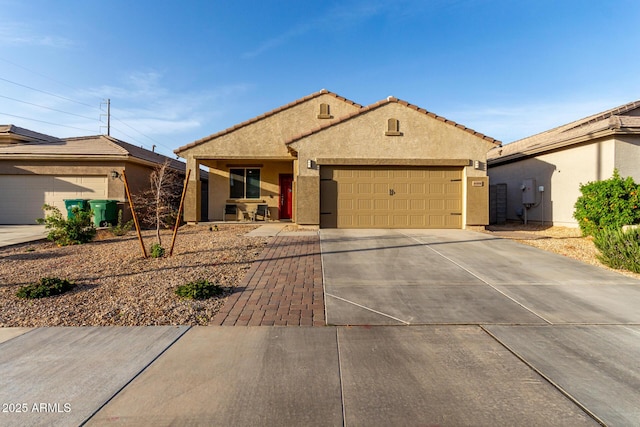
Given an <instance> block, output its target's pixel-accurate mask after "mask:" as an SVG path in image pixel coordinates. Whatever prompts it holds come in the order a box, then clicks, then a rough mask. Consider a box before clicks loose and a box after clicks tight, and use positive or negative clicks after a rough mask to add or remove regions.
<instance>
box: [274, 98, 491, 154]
mask: <svg viewBox="0 0 640 427" xmlns="http://www.w3.org/2000/svg"><path fill="white" fill-rule="evenodd" d="M392 102H396V103H398V104H400V105H404V106H405V107H409V108H411V109H412V110H415V111H417V112H419V113H422V114H424V115H426V116H429V117H432V118H434V119H436V120H439V121H441V122H444V123H446V124H448V125H451V126H454V127H456V128H458V129H461V130H463V131H465V132H468V133H470V134H472V135H475V136H477V137H478V138H482V139H484V140H486V141H489V142H491V143H493V144H496V145H500V141H498V140H496V139H494V138H491V137H490V136H487V135H485V134H482V133H480V132H476V131H475V130H473V129H470V128H468V127H466V126H463V125H461V124H459V123H456V122H454V121H453V120H449V119H446V118H444V117H442V116H438V115H436V114H434V113H431V112H429V111H427V110H425V109H424V108H420V107H418V106H416V105H413V104H409V103H408V102H406V101H403V100H401V99H398V98H395V97H393V96H389V97H387V98H386V99H383V100H382V101H378V102H376V103H375V104H371V105H368V106H366V107H363V108H361V109H360V110H358V111H355V112H353V113H351V114H349V115H347V116H344V117H340V118H338V119H336V120H333V121H331V122H329V123H326V124H324V125H322V126H318V127H316V128H314V129H311V130H310V131H307V132H304V133H301V134H300V135H297V136H295V137H293V138H291V139H290V140H289V141H286V144H292V143H294V142H296V141H298V140H300V139H302V138H305V137H307V136H309V135H313V134H314V133H318V132H321V131H323V130H325V129H327V128H330V127H332V126H336V125H338V124H340V123H343V122H345V121H347V120H350V119H353V118H354V117H357V116H360V115H362V114H365V113H367V112H369V111H371V110H375V109H376V108H379V107H381V106H383V105H387V104H390V103H392Z"/></svg>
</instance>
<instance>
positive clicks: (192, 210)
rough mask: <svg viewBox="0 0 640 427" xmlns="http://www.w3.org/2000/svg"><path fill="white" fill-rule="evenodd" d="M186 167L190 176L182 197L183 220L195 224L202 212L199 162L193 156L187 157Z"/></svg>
mask: <svg viewBox="0 0 640 427" xmlns="http://www.w3.org/2000/svg"><path fill="white" fill-rule="evenodd" d="M187 169H188V170H191V176H189V185H188V186H187V194H186V195H185V197H184V220H185V221H186V222H187V223H188V224H197V223H198V221H200V212H202V205H201V204H202V200H201V198H200V194H201V193H200V192H201V183H200V163H199V162H198V161H197V160H196V159H194V158H193V157H188V158H187Z"/></svg>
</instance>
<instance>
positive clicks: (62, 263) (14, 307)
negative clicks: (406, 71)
mask: <svg viewBox="0 0 640 427" xmlns="http://www.w3.org/2000/svg"><path fill="white" fill-rule="evenodd" d="M256 227H257V226H255V225H236V224H220V225H218V228H217V231H216V230H215V228H214V227H212V226H209V225H197V226H185V227H182V228H181V229H180V232H179V233H178V238H177V240H176V246H175V249H174V255H173V257H165V258H158V259H153V258H148V259H143V258H142V255H141V250H140V246H139V243H138V240H137V237H136V235H135V233H134V232H130V233H129V234H128V235H126V236H122V237H114V236H112V235H111V234H110V233H108V232H106V231H101V232H100V233H99V234H98V236H97V239H96V240H95V241H94V242H92V243H89V244H86V245H78V246H65V247H58V246H56V245H55V244H54V243H51V242H34V243H26V244H22V245H15V246H10V247H6V248H0V327H3V326H4V327H9V326H23V327H37V326H111V325H120V326H138V325H140V326H142V325H207V324H208V323H209V321H210V319H211V318H213V316H214V315H215V314H216V313H217V311H218V310H219V308H220V307H221V306H222V304H223V303H224V301H225V299H226V296H228V295H229V294H230V293H231V292H232V291H233V290H234V288H236V287H237V286H238V285H239V284H240V282H241V281H242V279H243V278H244V276H245V274H246V272H247V270H248V269H249V268H250V267H251V263H252V262H253V260H255V259H256V258H257V256H258V255H259V254H260V253H261V252H262V250H263V249H264V247H265V245H266V244H267V243H268V241H269V239H268V238H263V237H247V236H246V233H247V232H249V231H251V230H252V229H254V228H256ZM294 230H297V231H300V230H299V229H298V228H296V227H293V226H292V227H290V230H287V231H294ZM475 230H476V231H482V232H485V233H488V234H491V235H495V236H499V237H504V238H509V239H513V240H515V241H517V242H519V243H522V244H526V245H530V246H534V247H537V248H540V249H543V250H546V251H550V252H554V253H557V254H560V255H564V256H567V257H571V258H575V259H577V260H580V261H582V262H585V263H588V264H592V265H596V266H598V267H601V268H609V267H606V266H604V265H603V264H602V263H600V261H598V259H597V253H598V250H597V249H596V248H595V246H594V244H593V241H592V239H591V238H589V237H582V236H581V234H580V230H579V229H575V228H566V227H548V226H544V227H543V226H540V225H527V226H524V225H522V224H507V225H504V226H491V227H488V228H487V229H486V230H485V229H481V228H477V229H475ZM162 236H163V243H164V246H165V247H168V246H169V245H170V243H171V231H169V230H167V231H163V233H162ZM143 237H144V239H145V243H146V246H147V251H149V247H150V246H151V244H152V243H154V242H155V237H154V232H153V231H145V232H143ZM615 271H618V272H620V273H622V274H624V275H627V276H630V277H634V278H637V279H640V274H636V273H632V272H629V271H621V270H615ZM51 276H56V277H60V278H63V279H69V280H71V281H73V282H75V283H77V284H78V286H77V287H76V289H74V290H73V291H71V292H69V293H67V294H63V295H59V296H54V297H49V298H43V299H39V300H22V299H20V298H17V297H16V296H15V294H16V292H17V290H18V288H19V287H20V286H22V285H26V284H29V283H34V282H36V281H38V279H40V278H41V277H51ZM200 278H203V279H207V280H209V281H212V282H216V283H219V284H220V285H221V286H223V287H225V289H226V292H225V295H224V296H223V297H222V298H211V299H209V300H204V301H190V300H183V299H180V298H179V297H178V296H176V295H175V294H174V290H175V288H176V287H177V286H178V285H183V284H185V283H188V282H191V281H194V280H197V279H200ZM235 290H236V291H238V289H235Z"/></svg>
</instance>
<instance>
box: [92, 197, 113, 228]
mask: <svg viewBox="0 0 640 427" xmlns="http://www.w3.org/2000/svg"><path fill="white" fill-rule="evenodd" d="M89 206H91V210H92V211H93V223H94V224H95V226H96V227H106V226H108V225H116V224H117V222H118V201H117V200H89Z"/></svg>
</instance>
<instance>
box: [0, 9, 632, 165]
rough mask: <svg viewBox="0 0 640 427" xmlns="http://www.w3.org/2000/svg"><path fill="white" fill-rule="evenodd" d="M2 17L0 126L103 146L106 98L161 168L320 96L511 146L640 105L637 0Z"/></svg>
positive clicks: (119, 123) (119, 131) (47, 12)
mask: <svg viewBox="0 0 640 427" xmlns="http://www.w3.org/2000/svg"><path fill="white" fill-rule="evenodd" d="M0 10H2V12H3V19H2V22H0V123H2V124H6V123H13V124H16V125H18V126H22V127H26V128H29V129H32V130H35V131H39V132H43V133H48V134H51V135H55V136H60V137H65V136H78V135H89V134H98V133H101V132H105V128H104V126H105V123H106V119H105V118H104V117H102V123H101V122H100V114H101V111H100V103H101V101H102V100H104V99H106V98H110V99H111V109H112V116H113V119H112V131H111V133H112V135H113V136H115V137H118V138H121V139H123V140H125V141H128V142H131V143H134V144H137V145H144V146H145V147H146V148H150V147H151V145H152V144H155V145H157V146H158V147H157V151H160V152H162V153H164V154H168V155H172V151H173V150H174V149H175V148H178V147H179V146H182V145H185V144H187V143H189V142H192V141H194V140H196V139H199V138H201V137H204V136H207V135H209V134H212V133H215V132H218V131H220V130H223V129H225V128H227V127H230V126H232V125H234V124H236V123H239V122H242V121H245V120H247V119H250V118H252V117H255V116H257V115H259V114H262V113H264V112H266V111H269V110H271V109H274V108H277V107H279V106H281V105H284V104H287V103H289V102H291V101H294V100H296V99H298V98H301V97H303V96H306V95H308V94H311V93H313V92H316V91H318V90H320V89H323V88H325V89H328V90H330V91H332V92H335V93H338V94H339V95H341V96H344V97H346V98H348V99H350V100H352V101H355V102H357V103H359V104H362V105H367V104H370V103H373V102H376V101H379V100H381V99H383V98H385V97H387V96H389V95H393V96H395V97H397V98H400V99H403V100H405V101H407V102H410V103H412V104H416V105H418V106H420V107H422V108H425V109H427V110H429V111H432V112H434V113H436V114H439V115H442V116H445V117H447V118H449V119H451V120H455V121H457V122H459V123H461V124H463V125H465V126H468V127H471V128H473V129H475V130H477V131H479V132H482V133H485V134H487V135H489V136H491V137H494V138H496V139H498V140H500V141H502V142H503V143H508V142H511V141H514V140H517V139H519V138H523V137H525V136H528V135H531V134H534V133H537V132H541V131H544V130H546V129H549V128H552V127H555V126H558V125H561V124H564V123H567V122H569V121H572V120H575V119H578V118H581V117H584V116H587V115H590V114H593V113H597V112H599V111H602V110H605V109H608V108H612V107H615V106H618V105H621V104H624V103H627V102H630V101H634V100H638V99H640V78H639V76H638V70H639V69H640V67H639V66H638V65H639V64H638V63H639V62H640V55H638V46H640V43H639V42H640V30H639V29H638V22H640V2H638V1H637V0H620V1H604V2H603V1H595V0H553V1H552V0H531V1H525V0H522V1H515V0H514V1H506V0H504V1H503V0H497V1H488V0H487V1H484V0H448V1H445V0H395V1H392V0H387V1H377V0H339V1H332V0H325V1H312V0H304V1H303V0H300V1H268V0H263V1H243V0H233V1H231V0H229V1H221V0H218V1H215V0H209V1H190V0H181V1H168V0H153V1H147V0H127V1H122V0H109V1H94V0H60V1H54V0H29V1H24V0H0ZM54 95H55V96H54ZM43 107H47V108H43ZM102 108H103V109H105V107H104V106H102ZM54 110H57V111H54ZM35 120H38V121H35ZM101 126H102V127H101Z"/></svg>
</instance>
